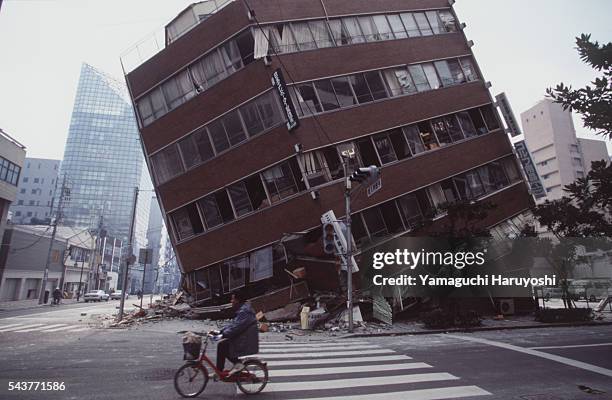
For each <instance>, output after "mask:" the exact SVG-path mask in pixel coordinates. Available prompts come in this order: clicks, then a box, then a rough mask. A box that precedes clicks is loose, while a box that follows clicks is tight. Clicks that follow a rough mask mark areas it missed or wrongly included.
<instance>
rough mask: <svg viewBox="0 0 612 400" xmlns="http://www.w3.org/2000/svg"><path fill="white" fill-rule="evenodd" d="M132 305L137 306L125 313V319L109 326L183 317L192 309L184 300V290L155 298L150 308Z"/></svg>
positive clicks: (117, 326)
mask: <svg viewBox="0 0 612 400" xmlns="http://www.w3.org/2000/svg"><path fill="white" fill-rule="evenodd" d="M132 305H133V306H134V307H135V309H134V310H133V311H132V312H130V313H128V314H127V315H125V317H124V318H123V320H121V321H118V322H112V323H110V324H108V327H109V328H120V327H128V326H131V325H134V324H142V323H146V322H149V321H156V320H162V319H168V318H183V317H186V316H187V315H188V314H189V313H190V312H191V310H192V307H191V306H190V305H189V304H187V303H185V302H183V292H178V293H177V294H176V295H169V296H164V298H163V299H162V300H155V302H154V303H152V304H149V306H148V308H145V307H141V306H140V305H138V304H132ZM104 325H106V324H104Z"/></svg>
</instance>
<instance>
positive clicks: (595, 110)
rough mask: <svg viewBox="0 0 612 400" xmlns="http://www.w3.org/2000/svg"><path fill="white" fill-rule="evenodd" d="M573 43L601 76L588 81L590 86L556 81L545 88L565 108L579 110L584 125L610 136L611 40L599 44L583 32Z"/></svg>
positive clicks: (611, 131)
mask: <svg viewBox="0 0 612 400" xmlns="http://www.w3.org/2000/svg"><path fill="white" fill-rule="evenodd" d="M576 45H577V47H576V49H577V50H578V53H579V54H580V59H581V60H582V61H583V62H585V63H586V64H588V65H590V66H591V67H592V68H593V69H595V70H596V71H600V72H602V76H600V77H597V78H596V79H595V80H594V81H593V82H591V84H592V85H593V86H590V85H587V86H585V87H584V88H581V89H573V88H572V87H571V86H566V85H565V84H564V83H559V84H558V85H557V86H556V87H555V88H554V89H553V88H549V89H547V90H546V92H547V94H548V96H549V97H550V98H552V99H553V100H555V103H559V104H562V105H563V109H564V110H567V109H569V110H570V111H576V112H577V113H579V114H581V115H582V121H583V123H584V126H586V127H587V128H590V129H592V130H594V131H595V133H596V134H598V135H602V136H604V137H607V138H608V139H609V140H612V70H611V67H612V42H608V43H607V44H604V45H600V44H599V43H598V42H597V41H595V42H592V41H591V35H586V34H582V35H581V36H580V37H577V38H576Z"/></svg>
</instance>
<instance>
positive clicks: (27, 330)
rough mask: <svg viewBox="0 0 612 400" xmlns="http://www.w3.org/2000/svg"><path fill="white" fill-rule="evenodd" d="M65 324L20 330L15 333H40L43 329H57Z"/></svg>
mask: <svg viewBox="0 0 612 400" xmlns="http://www.w3.org/2000/svg"><path fill="white" fill-rule="evenodd" d="M65 325H66V324H53V325H44V326H39V327H37V328H32V329H21V330H18V331H15V332H34V331H42V330H43V329H49V328H57V327H60V326H65Z"/></svg>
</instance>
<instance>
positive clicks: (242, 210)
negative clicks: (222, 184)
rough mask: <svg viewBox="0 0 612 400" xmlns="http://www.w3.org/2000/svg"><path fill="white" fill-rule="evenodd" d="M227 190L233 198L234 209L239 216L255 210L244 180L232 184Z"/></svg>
mask: <svg viewBox="0 0 612 400" xmlns="http://www.w3.org/2000/svg"><path fill="white" fill-rule="evenodd" d="M227 191H228V193H229V196H230V199H232V204H233V205H234V210H235V211H236V216H237V217H240V216H242V215H244V214H248V213H250V212H251V211H253V206H252V205H251V200H250V199H249V194H248V192H247V188H246V186H245V185H244V182H238V183H236V184H234V185H232V186H230V187H229V188H228V189H227Z"/></svg>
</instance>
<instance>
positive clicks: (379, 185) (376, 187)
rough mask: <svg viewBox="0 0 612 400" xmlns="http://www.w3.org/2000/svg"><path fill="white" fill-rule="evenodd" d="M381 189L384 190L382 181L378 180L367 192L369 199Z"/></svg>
mask: <svg viewBox="0 0 612 400" xmlns="http://www.w3.org/2000/svg"><path fill="white" fill-rule="evenodd" d="M381 188H382V180H381V179H380V178H378V179H377V180H376V181H375V182H374V183H373V184H371V185H370V186H368V190H367V194H368V197H370V196H372V195H373V194H374V193H376V192H378V191H379V190H380V189H381Z"/></svg>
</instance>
